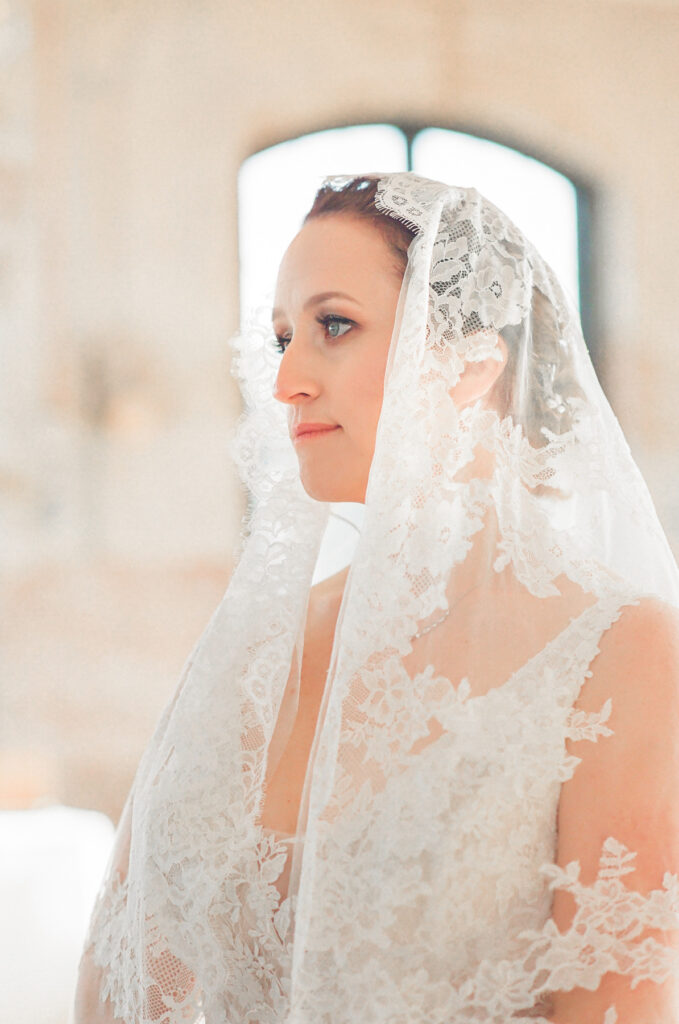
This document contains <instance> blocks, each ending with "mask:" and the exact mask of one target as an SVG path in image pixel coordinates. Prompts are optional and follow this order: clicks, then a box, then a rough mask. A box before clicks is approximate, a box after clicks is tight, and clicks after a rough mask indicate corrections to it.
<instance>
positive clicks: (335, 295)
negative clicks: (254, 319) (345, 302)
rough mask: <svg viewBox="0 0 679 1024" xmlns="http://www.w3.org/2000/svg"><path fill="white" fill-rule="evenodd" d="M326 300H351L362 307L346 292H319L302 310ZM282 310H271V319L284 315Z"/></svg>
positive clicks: (308, 300) (307, 301)
mask: <svg viewBox="0 0 679 1024" xmlns="http://www.w3.org/2000/svg"><path fill="white" fill-rule="evenodd" d="M325 299H349V302H354V303H355V304H356V305H357V306H360V302H358V300H357V299H355V298H354V297H353V296H352V295H348V294H347V293H346V292H319V293H318V295H312V296H311V298H310V299H307V300H306V302H305V303H304V305H303V306H302V309H309V308H310V307H311V306H317V305H318V304H319V302H323V301H324V300H325ZM282 312H283V311H282V310H281V309H272V310H271V319H272V320H275V319H276V317H277V316H280V315H281V314H282Z"/></svg>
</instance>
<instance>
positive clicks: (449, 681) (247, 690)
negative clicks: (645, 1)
mask: <svg viewBox="0 0 679 1024" xmlns="http://www.w3.org/2000/svg"><path fill="white" fill-rule="evenodd" d="M362 177H367V178H369V179H375V180H376V181H377V199H376V204H377V207H378V209H379V210H380V211H381V212H382V213H383V214H385V215H387V216H389V217H392V218H395V219H396V220H397V221H399V222H401V223H403V224H406V225H407V226H409V228H410V229H411V231H412V232H413V241H412V243H411V245H410V247H409V250H408V261H407V268H406V271H405V276H404V279H403V283H402V286H401V291H400V296H399V300H398V306H397V310H396V318H395V324H394V329H393V335H392V338H391V343H390V348H389V355H388V361H387V367H386V375H385V381H384V397H383V403H382V409H381V414H380V419H379V424H378V429H377V437H376V443H375V451H374V456H373V460H372V464H371V468H370V476H369V480H368V487H367V492H366V497H365V510H364V516H363V521H362V524H361V527H360V536H358V539H357V543H356V547H355V550H354V553H353V557H352V560H351V563H350V565H349V568H348V575H347V578H346V583H345V587H344V592H343V596H342V601H341V606H340V611H339V616H338V619H337V625H336V629H335V636H334V643H333V647H332V655H331V659H330V667H329V670H328V674H327V678H326V682H325V689H324V691H323V697H322V702H321V705H320V711H319V715H318V721H317V725H316V730H315V734H314V739H313V744H312V747H311V756H310V759H309V765H308V768H307V772H306V777H305V783H304V789H303V794H302V803H301V807H300V813H299V819H298V824H297V836H298V839H299V840H300V841H298V842H296V843H294V844H293V847H292V849H293V852H292V853H290V854H289V853H288V848H287V846H286V844H285V843H284V842H283V841H282V840H279V839H277V838H276V837H275V836H273V835H271V834H267V832H266V830H264V829H263V828H262V826H261V824H260V820H259V814H260V809H261V806H262V802H263V795H264V792H265V786H266V782H267V779H268V778H269V777H270V775H271V773H272V771H273V769H274V768H275V765H276V762H277V758H278V757H279V756H280V751H281V749H282V745H283V743H284V741H285V736H286V734H287V735H288V736H289V734H290V730H291V728H292V723H293V720H294V715H295V710H296V705H297V699H298V692H299V680H300V666H301V664H302V657H303V653H304V631H305V622H306V616H307V611H308V608H309V600H310V593H311V587H312V582H313V579H314V570H315V567H316V563H317V559H318V556H319V551H320V550H321V545H322V541H323V536H324V531H325V530H326V527H327V525H328V517H329V512H330V507H329V505H327V504H325V503H322V502H319V501H316V500H314V499H312V498H311V497H309V496H308V495H307V493H306V492H305V491H304V489H303V487H302V484H301V482H300V477H299V468H298V463H297V458H296V456H295V452H294V449H293V447H292V444H291V441H290V439H289V436H288V428H287V418H286V410H285V409H284V408H283V406H282V405H281V403H279V402H276V401H275V400H274V398H273V397H272V390H273V384H274V379H275V376H276V372H277V365H278V363H277V360H278V359H279V358H280V356H277V355H276V353H275V350H274V346H273V345H272V344H271V342H272V338H271V335H270V332H268V333H267V332H259V333H258V332H257V331H248V332H243V333H242V334H241V335H240V336H239V337H238V338H237V339H236V341H235V343H234V344H235V349H236V358H235V366H236V370H237V373H238V374H239V376H240V379H241V384H242V389H243V394H244V398H245V401H246V406H247V408H246V412H245V414H244V416H243V417H242V420H241V423H240V428H239V434H238V439H237V447H236V453H237V458H238V463H239V466H240V469H241V472H242V476H243V480H244V481H245V483H246V485H247V487H248V488H249V491H250V493H251V495H252V506H251V509H250V512H249V514H248V516H247V521H246V523H245V525H244V530H243V534H242V537H241V545H240V550H239V552H238V559H237V564H236V568H235V570H234V572H233V575H232V578H231V580H230V582H229V585H228V588H227V590H226V593H225V595H224V597H223V599H222V601H221V603H220V605H219V607H218V608H217V609H216V611H215V612H214V614H213V616H212V619H211V620H210V622H209V624H208V626H207V627H206V629H205V632H204V633H203V635H202V636H201V637H200V639H199V641H198V643H197V644H196V646H195V648H194V650H193V651H192V652H191V654H190V656H189V657H188V659H187V662H186V665H185V667H184V670H183V672H182V675H181V679H180V682H179V686H178V688H177V691H176V693H175V695H174V697H173V699H172V700H171V702H170V703H169V704H168V706H167V708H166V709H165V711H164V713H163V715H162V717H161V719H160V721H159V723H158V726H157V728H156V731H155V733H154V736H153V738H152V741H151V743H150V745H149V747H148V749H147V750H146V752H145V754H144V756H143V759H142V761H141V764H140V767H139V769H138V773H137V776H136V779H135V782H134V785H133V789H132V792H131V794H130V797H129V799H128V802H127V804H126V807H125V811H124V813H123V817H122V820H121V824H120V826H119V833H118V843H117V847H116V850H115V852H114V855H113V858H112V861H111V865H110V868H109V870H108V873H107V875H106V878H105V881H104V884H103V886H102V889H101V893H100V896H99V899H98V902H97V905H96V907H95V912H94V914H93V918H92V923H91V928H90V935H89V939H88V943H87V946H86V951H85V954H84V957H83V965H84V966H83V968H81V970H83V971H84V970H85V969H87V970H89V971H90V975H89V977H90V979H91V980H90V981H89V982H81V986H82V990H83V992H84V993H85V994H81V999H83V1000H86V999H87V998H88V996H87V993H86V992H85V990H86V989H87V985H88V984H89V985H90V987H91V997H92V1004H91V1006H90V1010H89V1011H88V1012H89V1016H88V1017H86V1018H85V1017H83V1020H84V1019H87V1020H88V1021H92V1022H94V1021H99V1020H102V1021H103V1020H113V1019H115V1018H120V1019H121V1020H123V1021H124V1022H125V1024H158V1022H161V1024H178V1022H180V1021H182V1022H186V1021H190V1022H205V1024H227V1022H228V1024H243V1022H246V1021H248V1022H253V1024H254V1022H257V1024H274V1022H283V1021H286V1022H287V1021H289V1022H290V1024H345V1022H346V1024H356V1022H358V1021H365V1022H366V1024H367V1022H370V1024H378V1022H379V1024H413V1022H415V1021H418V1022H420V1021H422V1022H424V1021H426V1022H427V1024H458V1022H459V1024H462V1022H464V1024H490V1022H493V1024H508V1022H509V1021H524V1020H525V1021H531V1022H533V1024H534V1022H535V1021H536V1020H538V1021H543V1022H546V1021H552V1020H560V1021H561V1020H564V1021H565V1020H568V1021H571V1024H575V1022H577V1024H580V1022H581V1021H582V1022H587V1024H589V1022H590V1021H591V1022H597V1024H598V1022H601V1024H604V1022H605V1024H613V1022H614V1021H616V1020H621V1021H622V1020H623V1019H624V1020H627V1019H628V1018H626V1017H625V1018H619V1017H618V1013H619V1008H618V1009H616V1005H615V1004H616V998H617V996H616V994H615V993H616V992H618V991H621V990H620V989H613V988H611V989H609V988H607V987H606V986H607V985H609V984H610V979H611V977H612V976H617V977H618V981H620V978H622V980H623V981H624V983H625V984H627V985H628V986H629V987H630V989H635V988H637V986H641V988H642V989H643V987H644V985H646V986H649V985H653V986H656V987H657V990H658V991H660V989H661V988H663V990H664V989H665V988H666V986H667V985H669V984H670V980H671V978H672V977H673V976H675V975H679V953H678V952H677V941H676V936H677V934H679V882H678V879H677V871H678V870H679V863H677V859H676V858H677V828H676V825H677V820H676V819H672V814H673V812H674V810H676V808H677V806H678V803H679V801H677V799H676V795H675V790H676V789H677V786H678V784H679V779H677V778H676V777H675V776H674V775H673V774H672V773H673V772H675V771H676V764H672V765H667V774H666V776H659V777H658V784H657V787H656V789H655V790H653V791H652V792H651V793H650V795H649V799H648V806H649V808H651V809H652V808H656V803H655V802H654V801H655V800H656V796H655V794H656V792H657V793H660V794H661V795H660V796H658V797H657V802H658V806H660V803H661V802H662V812H661V811H658V812H657V814H658V815H659V816H660V823H662V824H663V826H664V827H663V828H660V827H659V821H658V820H656V819H655V818H653V819H652V820H651V821H650V822H649V827H654V828H657V833H656V836H655V840H654V846H653V849H654V856H653V870H651V869H649V870H645V869H644V870H642V867H643V866H641V865H639V864H637V862H636V860H635V858H636V856H637V850H636V849H635V848H633V847H632V844H631V840H630V837H635V836H637V835H639V834H640V833H639V831H638V830H636V831H635V829H637V826H636V825H635V824H630V823H629V821H628V820H627V818H626V817H625V816H624V815H618V817H617V819H616V821H617V823H618V824H619V828H617V829H616V830H613V826H612V825H611V822H610V819H609V817H608V816H607V812H606V808H605V806H603V805H602V809H601V834H600V835H598V834H597V835H595V845H596V863H595V866H594V868H593V869H591V865H590V864H589V861H587V863H585V851H586V849H587V850H588V849H589V847H587V848H586V847H585V846H583V847H582V852H583V857H582V859H581V858H580V856H579V850H580V848H579V847H578V845H577V842H578V836H577V835H575V836H574V834H573V829H572V828H571V829H570V830H569V831H568V833H566V831H565V825H564V822H565V819H564V818H562V815H565V814H566V812H567V810H568V808H569V807H570V806H571V804H572V798H571V797H569V794H577V793H578V792H580V790H577V789H576V788H575V787H576V786H577V785H578V777H579V776H580V777H581V778H582V779H585V780H590V779H597V778H600V773H601V771H603V770H605V766H606V765H607V764H609V763H610V764H611V765H617V764H618V762H617V761H616V760H615V757H623V756H624V752H623V754H620V750H621V749H623V748H624V750H627V751H630V752H632V751H633V750H634V749H636V748H634V744H633V742H632V740H631V739H629V740H628V738H627V737H626V736H625V735H623V736H620V735H617V733H616V725H617V723H618V722H619V723H620V725H619V727H618V728H619V729H622V726H623V723H625V722H627V721H628V719H629V715H627V716H626V713H625V710H624V709H625V708H629V706H630V703H632V706H633V702H634V700H638V701H639V706H640V707H641V705H642V704H643V702H644V700H645V699H646V698H647V697H648V692H649V689H650V688H651V687H652V686H655V685H656V676H655V675H654V673H655V672H656V670H655V668H654V667H653V658H652V657H650V656H649V658H648V659H647V661H648V664H649V668H648V675H644V672H641V674H640V675H639V676H638V677H635V678H633V679H630V678H628V675H630V674H634V672H636V671H637V670H638V668H639V666H642V668H643V666H644V657H643V652H642V656H639V655H638V653H637V655H635V657H632V656H631V655H630V654H629V652H630V651H632V655H634V651H635V650H636V648H635V647H634V638H636V637H640V636H648V644H649V652H650V648H651V646H652V644H653V643H654V642H655V639H654V638H657V637H658V636H660V637H661V638H662V637H667V636H670V637H675V638H676V636H677V635H679V629H678V627H677V621H678V618H677V612H676V606H677V605H678V604H679V571H678V569H677V565H676V562H675V560H674V558H673V556H672V554H671V551H670V549H669V546H668V543H667V540H666V537H665V535H664V533H663V530H662V528H661V526H660V523H659V521H658V518H657V515H656V512H655V510H654V507H653V503H652V500H651V498H650V496H649V493H648V490H647V488H646V485H645V483H644V481H643V479H642V477H641V475H640V473H639V471H638V469H637V467H636V465H635V463H634V461H633V459H632V456H631V454H630V451H629V448H628V446H627V444H626V442H625V439H624V437H623V434H622V431H621V429H620V426H619V424H618V422H617V420H616V418H615V416H614V414H613V412H612V410H611V408H610V406H609V404H608V402H607V401H606V399H605V397H604V394H603V392H602V390H601V387H600V385H599V382H598V380H597V378H596V375H595V373H594V370H593V368H592V364H591V362H590V359H589V355H588V352H587V349H586V346H585V342H584V339H583V335H582V330H581V326H580V321H579V317H578V315H577V312H576V311H575V309H574V308H573V305H572V303H571V302H570V300H569V298H568V297H567V296H566V295H565V293H564V291H563V289H562V288H561V286H560V284H559V282H558V280H557V279H556V277H555V275H554V273H553V271H552V270H551V269H550V267H549V266H548V265H547V264H546V263H545V261H544V260H543V259H542V258H541V256H540V255H539V253H538V252H537V251H536V250H535V248H534V246H533V245H532V244H531V243H530V242H529V241H528V240H527V239H526V238H525V237H524V235H523V234H522V233H521V232H520V231H519V230H518V228H517V227H516V226H515V225H514V224H513V223H512V222H511V221H510V220H509V218H508V217H507V216H505V215H504V214H503V213H502V212H501V211H500V210H498V209H497V208H496V207H495V206H494V205H493V204H492V203H490V202H489V201H488V200H486V199H485V198H484V197H483V196H482V195H481V194H480V193H479V192H478V191H476V190H475V189H473V188H456V187H452V186H449V185H446V184H444V183H441V182H436V181H431V180H428V179H425V178H422V177H419V176H417V175H415V174H412V173H402V174H372V175H367V176H362ZM350 181H351V176H346V177H344V176H342V177H333V178H329V179H326V182H325V183H324V186H325V187H326V188H328V189H335V190H340V189H342V188H343V187H345V186H346V185H347V183H348V182H350ZM500 338H502V339H503V340H504V342H505V344H506V346H507V353H508V358H507V364H506V366H505V367H504V370H503V372H502V373H501V374H500V376H499V377H498V379H497V381H496V383H495V385H494V386H493V390H492V393H491V394H489V395H485V396H484V398H483V399H479V400H477V401H473V402H470V403H468V404H466V405H464V404H460V403H458V404H457V405H456V403H455V402H454V401H453V400H452V398H451V394H450V392H451V389H452V388H453V387H454V386H455V385H456V384H457V383H458V382H459V381H460V379H461V377H462V375H463V374H464V373H465V372H471V373H473V372H474V366H473V364H474V363H479V362H482V361H483V360H487V359H489V358H491V359H496V358H497V359H500V358H501V356H500V348H499V345H500ZM651 627H652V628H651ZM630 638H631V639H630ZM637 647H638V644H637ZM620 652H626V654H625V663H626V664H627V663H629V664H630V672H629V673H626V672H625V671H623V669H624V668H625V664H622V665H621V659H622V654H621V653H620ZM630 658H631V661H630ZM635 658H636V660H635ZM664 671H665V676H666V677H669V676H671V680H670V682H669V683H668V684H667V686H666V691H667V692H670V693H671V692H673V690H674V688H675V687H676V684H677V681H678V679H677V668H676V665H675V664H669V665H665V667H664ZM678 703H679V701H677V703H675V704H674V705H671V706H670V707H669V708H668V713H671V714H673V715H675V714H676V709H677V704H678ZM616 716H618V717H616ZM675 721H676V720H675ZM276 726H278V727H277V728H276V740H277V742H276V744H275V745H272V738H273V736H274V728H275V727H276ZM651 739H652V738H651ZM616 743H622V746H620V745H618V746H616V745H615V744H616ZM609 751H610V752H611V753H610V762H609V761H607V757H609ZM650 751H651V747H649V757H650V758H651V760H652V754H651V753H650ZM630 756H631V753H630ZM621 763H622V762H621ZM627 770H628V772H629V777H630V778H632V777H634V775H635V772H642V766H641V765H640V764H636V763H635V765H630V766H628V769H627ZM597 773H599V774H597ZM620 785H623V781H622V780H621V782H620ZM668 794H669V795H668ZM630 799H632V795H631V794H630ZM567 800H570V801H571V803H567V802H566V801H567ZM673 800H674V803H673V802H672V801H673ZM633 813H634V810H632V815H633ZM653 813H655V812H654V811H652V810H649V815H651V817H652V814H653ZM663 814H664V817H663V816H662V815H663ZM668 816H669V821H668ZM576 831H577V830H576ZM585 831H586V830H585V823H584V821H583V830H582V833H583V837H584V835H585ZM302 840H303V841H302ZM583 842H585V839H584V838H583ZM564 844H565V845H564ZM571 854H574V856H571ZM288 856H289V857H290V862H289V863H287V858H288ZM286 863H287V866H288V869H289V881H288V889H287V894H285V898H283V893H282V892H281V891H280V890H279V888H278V887H277V884H276V883H277V881H278V880H279V878H280V876H281V874H282V872H283V870H284V868H285V866H286ZM637 868H639V870H637ZM566 908H567V910H568V912H566ZM557 910H558V911H559V913H558V914H557ZM668 979H669V980H668ZM583 991H584V993H585V996H587V997H591V999H592V1000H593V1002H592V1003H591V1006H593V1007H594V1008H595V1011H596V1012H592V1013H591V1014H590V1015H589V1016H587V1015H586V1013H584V1012H583V1013H582V1014H581V1015H580V1016H578V1014H577V1013H576V1014H575V1016H574V1017H571V1016H568V1015H566V1016H561V1017H559V1016H558V1014H559V1013H560V1012H565V1011H562V1010H560V1009H559V1007H560V1006H563V1007H567V1006H568V1005H569V1004H568V1002H567V999H568V998H569V997H570V998H575V996H576V995H577V993H578V992H579V993H580V996H581V997H582V993H583ZM609 992H610V993H612V994H611V995H609V994H608V993H609ZM583 998H584V997H583ZM97 999H101V1003H100V1004H98V1009H96V1010H95V1009H94V1006H95V1003H96V1002H97ZM559 1000H561V1001H562V1002H561V1003H560V1002H559ZM597 1000H598V1001H597ZM573 1005H577V1006H580V1005H582V1006H583V1007H586V1006H587V1005H588V1004H587V1003H586V1002H583V1003H582V1004H580V1003H578V1004H573ZM629 1019H630V1020H631V1019H632V1018H629ZM660 1019H661V1018H660V1017H658V1020H660ZM662 1019H663V1021H667V1022H668V1024H669V1020H670V1018H669V1016H667V1015H666V1016H665V1017H663V1018H662ZM671 1019H672V1020H677V1021H679V1016H677V1017H676V1018H674V1017H672V1018H671ZM639 1024H641V1022H639Z"/></svg>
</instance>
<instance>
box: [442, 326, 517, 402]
mask: <svg viewBox="0 0 679 1024" xmlns="http://www.w3.org/2000/svg"><path fill="white" fill-rule="evenodd" d="M496 337H497V348H496V350H495V353H494V354H495V356H497V355H498V354H499V355H501V357H502V358H501V359H497V358H493V356H488V358H487V359H483V360H482V361H481V362H478V363H473V362H468V363H467V364H466V366H465V368H464V370H463V371H462V374H461V376H460V379H459V381H458V382H457V384H455V386H454V387H452V388H451V389H450V396H451V398H452V399H453V401H454V402H455V405H456V406H457V407H458V409H461V408H463V407H464V406H465V405H471V404H473V403H474V402H476V401H477V400H478V399H479V398H482V397H483V396H484V395H486V394H488V393H489V392H490V390H491V388H492V387H493V384H494V383H495V381H496V380H497V379H498V377H499V376H500V374H501V373H502V372H503V370H504V368H505V366H506V365H507V356H508V352H507V342H506V341H505V339H504V338H503V337H502V335H501V334H499V333H498V334H497V336H496Z"/></svg>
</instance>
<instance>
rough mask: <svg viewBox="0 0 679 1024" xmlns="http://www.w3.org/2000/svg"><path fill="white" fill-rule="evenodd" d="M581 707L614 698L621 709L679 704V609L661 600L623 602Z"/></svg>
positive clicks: (594, 664)
mask: <svg viewBox="0 0 679 1024" xmlns="http://www.w3.org/2000/svg"><path fill="white" fill-rule="evenodd" d="M590 672H591V676H590V677H589V678H588V682H587V684H586V685H585V686H584V687H583V689H582V692H581V694H580V698H579V700H578V705H579V706H581V707H582V708H583V710H591V707H592V706H593V705H598V706H600V704H601V699H602V698H603V699H605V698H607V697H613V698H614V699H615V700H616V703H617V705H618V709H619V713H622V712H623V711H625V710H626V711H627V713H629V714H634V713H635V709H636V711H637V712H638V711H639V710H640V709H642V708H644V709H646V711H647V712H648V713H651V714H652V713H654V712H655V713H656V714H658V715H662V713H663V708H664V709H665V711H667V710H669V709H670V708H673V707H675V706H677V704H679V609H677V608H676V607H674V606H673V605H671V604H668V603H667V602H665V601H662V600H661V599H660V598H655V597H642V598H640V599H639V601H638V603H636V604H629V605H625V606H624V607H623V608H622V610H621V612H620V614H619V616H618V618H617V619H616V620H615V621H614V622H613V623H612V624H611V625H610V626H609V628H608V629H607V630H606V631H605V632H604V634H603V635H602V637H601V639H600V641H599V650H598V653H597V655H596V657H595V658H594V659H593V661H592V663H591V665H590Z"/></svg>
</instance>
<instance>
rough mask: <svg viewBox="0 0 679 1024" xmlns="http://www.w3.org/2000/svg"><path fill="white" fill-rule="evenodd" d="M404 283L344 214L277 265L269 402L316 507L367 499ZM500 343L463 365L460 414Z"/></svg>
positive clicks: (364, 228) (298, 241)
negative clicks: (283, 413) (275, 404)
mask: <svg viewBox="0 0 679 1024" xmlns="http://www.w3.org/2000/svg"><path fill="white" fill-rule="evenodd" d="M402 278H403V271H402V268H401V267H400V266H399V264H398V259H397V257H396V255H395V254H394V252H393V250H392V249H391V248H390V246H389V244H388V242H387V241H386V240H385V238H384V237H383V235H382V233H381V232H380V231H379V230H377V229H376V228H375V227H374V226H373V225H372V224H370V222H369V221H365V220H360V219H358V218H355V217H350V216H348V215H342V214H332V215H326V216H323V217H318V218H315V219H313V220H310V221H308V222H307V223H306V224H305V225H304V227H303V228H302V230H301V231H300V232H299V234H298V235H296V237H295V238H294V239H293V240H292V242H291V244H290V246H289V247H288V249H287V251H286V253H285V255H284V257H283V260H282V262H281V266H280V270H279V272H278V281H277V284H276V297H275V301H274V309H273V316H272V320H273V328H274V331H275V333H276V337H277V341H278V344H279V347H280V348H281V350H282V354H281V363H280V368H279V370H278V375H277V377H276V385H275V389H274V397H275V398H277V399H278V400H279V401H281V402H285V403H286V404H287V405H288V429H289V431H290V436H291V437H292V439H293V444H294V446H295V450H296V452H297V458H298V459H299V466H300V477H301V480H302V484H303V486H304V489H305V490H306V491H307V493H308V494H309V495H310V496H311V497H312V498H316V499H317V500H318V501H355V502H363V501H365V492H366V488H367V484H368V474H369V472H370V464H371V462H372V457H373V453H374V450H375V438H376V435H377V424H378V421H379V417H380V411H381V408H382V397H383V391H384V374H385V369H386V364H387V356H388V353H389V344H390V341H391V335H392V331H393V327H394V320H395V317H396V306H397V304H398V297H399V293H400V290H401V282H402ZM498 341H499V345H500V350H501V352H502V355H503V358H502V361H501V362H498V361H497V360H495V359H487V360H485V361H483V362H476V363H474V362H471V363H469V364H468V365H467V367H466V368H465V371H464V373H463V374H462V375H461V377H460V379H459V380H458V382H457V383H456V385H455V386H454V387H453V388H451V391H450V395H451V398H452V399H453V401H454V402H455V404H456V405H457V407H458V408H462V407H463V406H465V405H467V404H469V403H471V402H475V401H476V400H477V399H478V398H480V397H482V396H484V395H485V394H486V392H487V391H488V390H489V389H490V388H491V386H492V384H493V383H494V381H495V380H496V379H497V377H498V376H499V374H500V373H501V372H502V370H503V368H504V366H505V363H506V358H507V348H506V345H505V342H504V339H502V337H501V335H499V336H498ZM308 428H317V429H310V430H309V429H308ZM298 431H302V432H300V433H298ZM475 468H476V470H478V467H475ZM470 471H471V470H470Z"/></svg>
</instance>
